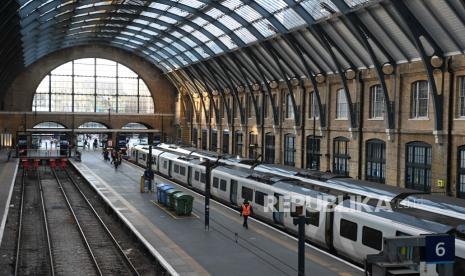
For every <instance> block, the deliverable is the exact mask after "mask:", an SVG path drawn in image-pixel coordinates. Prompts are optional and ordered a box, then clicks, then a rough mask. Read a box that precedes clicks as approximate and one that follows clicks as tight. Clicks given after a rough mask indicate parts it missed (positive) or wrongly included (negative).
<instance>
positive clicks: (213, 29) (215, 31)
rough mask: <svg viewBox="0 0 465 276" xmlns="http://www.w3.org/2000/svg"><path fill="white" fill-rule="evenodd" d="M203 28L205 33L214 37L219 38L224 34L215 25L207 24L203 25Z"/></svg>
mask: <svg viewBox="0 0 465 276" xmlns="http://www.w3.org/2000/svg"><path fill="white" fill-rule="evenodd" d="M203 28H204V29H206V30H207V31H209V32H210V33H211V34H212V35H214V36H215V37H219V36H220V35H224V32H223V31H222V30H221V29H220V28H218V27H216V26H215V25H213V24H211V23H210V24H208V25H205V26H204V27H203Z"/></svg>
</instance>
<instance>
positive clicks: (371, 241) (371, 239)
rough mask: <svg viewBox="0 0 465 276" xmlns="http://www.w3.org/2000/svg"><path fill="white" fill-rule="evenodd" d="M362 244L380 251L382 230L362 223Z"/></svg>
mask: <svg viewBox="0 0 465 276" xmlns="http://www.w3.org/2000/svg"><path fill="white" fill-rule="evenodd" d="M375 239H376V240H375ZM362 244H363V245H364V246H366V247H369V248H372V249H374V250H378V251H381V249H382V248H383V232H382V231H380V230H378V229H375V228H372V227H369V226H366V225H364V226H363V227H362Z"/></svg>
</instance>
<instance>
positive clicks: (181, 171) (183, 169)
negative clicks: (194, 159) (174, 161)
mask: <svg viewBox="0 0 465 276" xmlns="http://www.w3.org/2000/svg"><path fill="white" fill-rule="evenodd" d="M179 173H180V174H181V175H186V167H182V166H179Z"/></svg>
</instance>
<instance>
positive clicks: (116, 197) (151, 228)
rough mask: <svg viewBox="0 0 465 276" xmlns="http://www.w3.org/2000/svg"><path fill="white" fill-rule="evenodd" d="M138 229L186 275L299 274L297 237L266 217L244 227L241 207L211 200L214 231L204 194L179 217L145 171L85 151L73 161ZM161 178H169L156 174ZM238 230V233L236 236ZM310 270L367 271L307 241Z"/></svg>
mask: <svg viewBox="0 0 465 276" xmlns="http://www.w3.org/2000/svg"><path fill="white" fill-rule="evenodd" d="M73 164H74V165H75V166H76V167H77V168H78V170H80V171H81V173H82V174H83V175H84V176H85V177H86V178H87V180H88V181H89V182H90V183H91V184H92V185H94V186H95V187H96V188H97V190H98V191H100V193H101V194H102V195H103V196H104V197H106V199H107V202H109V203H111V204H112V206H113V208H115V209H116V210H117V211H119V212H120V214H121V215H122V216H124V217H125V218H126V219H127V221H128V222H129V223H131V224H132V225H133V226H134V228H135V229H136V231H137V232H138V233H139V234H140V235H141V236H142V237H143V238H144V239H145V240H146V241H147V242H148V243H149V244H150V245H151V246H153V248H154V249H155V250H156V251H157V252H158V253H159V254H160V255H161V256H162V257H163V258H164V259H165V260H166V261H167V262H168V263H169V264H170V265H171V266H172V268H173V269H174V270H176V271H177V272H178V273H179V274H181V275H249V276H250V275H267V276H271V275H296V274H297V241H296V240H295V238H293V237H290V236H289V235H287V234H284V233H282V232H280V231H277V230H276V229H274V228H271V227H269V226H267V225H264V224H263V223H261V222H257V221H255V220H250V222H249V230H245V229H244V228H243V227H242V218H240V217H239V215H238V212H236V211H234V210H232V209H230V208H227V207H225V206H223V205H221V204H218V203H216V202H212V203H211V211H210V231H205V230H204V212H203V210H204V198H203V196H201V195H198V194H196V193H194V192H192V191H190V190H188V189H186V188H183V187H182V186H178V188H179V189H180V190H184V191H186V192H187V193H190V194H192V195H193V196H194V198H195V200H194V213H195V215H194V216H193V217H192V218H182V219H176V218H174V217H173V216H171V215H170V214H169V213H167V212H166V211H165V210H163V209H162V208H160V207H158V206H156V205H155V204H154V203H153V201H154V199H155V193H140V192H139V181H140V176H141V175H142V173H143V170H142V169H141V168H139V167H137V166H135V165H132V164H129V163H123V164H122V166H120V167H119V168H118V170H117V171H115V170H114V168H113V167H112V166H111V165H110V163H107V162H104V161H103V158H102V157H101V154H100V153H99V152H85V153H84V154H83V156H82V162H81V163H79V162H73ZM156 182H167V181H166V180H164V179H161V178H160V177H157V179H156ZM236 234H237V236H236ZM306 271H307V273H308V274H309V275H325V276H330V275H341V276H347V275H362V274H363V271H361V270H360V269H358V268H356V267H354V266H353V265H350V264H347V263H346V262H344V261H341V260H339V259H338V258H334V257H333V256H330V255H328V254H326V253H324V252H320V251H319V250H316V249H313V248H312V247H310V246H306Z"/></svg>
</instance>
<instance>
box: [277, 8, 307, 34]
mask: <svg viewBox="0 0 465 276" xmlns="http://www.w3.org/2000/svg"><path fill="white" fill-rule="evenodd" d="M274 17H275V18H276V19H278V21H279V22H281V23H282V24H283V25H284V27H286V28H287V29H288V30H290V29H293V28H296V27H299V26H302V25H305V21H304V20H303V19H302V17H300V16H299V15H298V14H297V13H296V12H295V11H294V10H293V9H285V10H283V11H281V12H278V13H276V14H275V15H274Z"/></svg>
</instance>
